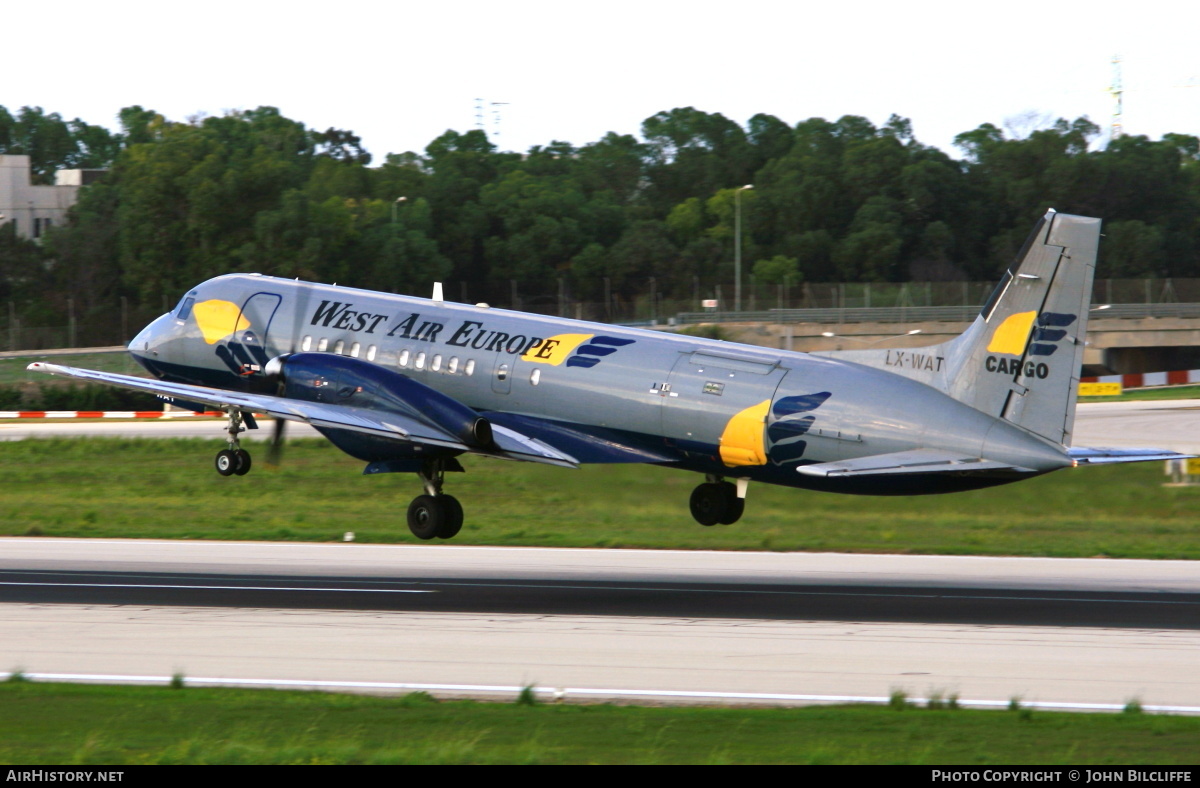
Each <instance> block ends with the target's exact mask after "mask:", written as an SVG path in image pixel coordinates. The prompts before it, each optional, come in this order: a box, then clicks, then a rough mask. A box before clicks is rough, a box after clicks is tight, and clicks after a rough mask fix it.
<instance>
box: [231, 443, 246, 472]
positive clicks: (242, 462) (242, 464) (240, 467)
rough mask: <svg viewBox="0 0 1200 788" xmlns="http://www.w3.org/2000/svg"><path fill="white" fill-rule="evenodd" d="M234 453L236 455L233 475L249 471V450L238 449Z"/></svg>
mask: <svg viewBox="0 0 1200 788" xmlns="http://www.w3.org/2000/svg"><path fill="white" fill-rule="evenodd" d="M234 454H235V455H236V456H237V468H236V469H234V471H233V473H234V475H236V476H245V475H246V474H247V473H250V452H248V451H246V450H245V449H238V450H237V451H235V452H234Z"/></svg>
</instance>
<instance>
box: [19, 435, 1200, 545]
mask: <svg viewBox="0 0 1200 788" xmlns="http://www.w3.org/2000/svg"><path fill="white" fill-rule="evenodd" d="M207 423H208V424H209V425H210V428H211V430H212V433H211V434H212V435H213V440H169V439H145V440H132V439H129V440H124V439H71V440H26V441H9V442H0V478H3V479H4V480H5V484H4V502H5V507H6V513H7V514H6V517H5V518H4V520H3V521H2V527H0V534H3V535H9V536H16V535H21V534H26V533H32V532H34V529H37V530H38V531H40V532H41V533H42V534H44V535H46V536H55V537H67V536H69V537H79V536H107V537H124V538H206V539H235V540H236V539H269V540H273V539H287V540H296V541H341V539H342V536H343V534H344V533H345V531H346V530H347V529H346V527H344V523H347V522H353V523H355V524H356V526H355V528H354V529H353V530H354V532H355V541H356V542H409V541H415V537H413V536H412V535H411V534H410V533H409V532H408V529H407V528H405V527H404V525H403V521H402V520H400V521H397V519H396V507H397V506H400V507H403V506H405V505H407V502H408V501H409V500H410V499H411V498H412V496H414V495H416V494H417V493H418V492H420V485H419V483H418V482H417V481H416V480H415V479H413V477H412V476H411V475H409V474H380V475H377V476H362V475H361V472H362V463H361V462H360V461H357V460H354V459H352V458H349V457H347V456H345V455H343V454H341V453H340V452H338V451H337V450H336V449H334V448H333V447H332V446H331V445H330V444H329V443H328V442H325V441H315V440H308V441H304V440H300V441H290V442H289V444H288V449H287V452H286V453H285V456H284V464H283V466H282V467H281V468H280V469H278V470H274V471H273V470H269V469H267V468H264V467H260V466H259V464H258V463H256V465H255V470H254V471H252V472H251V475H250V476H248V477H245V478H244V479H243V478H241V477H231V478H225V477H221V476H218V475H217V474H216V473H215V472H213V470H212V457H213V455H214V454H215V453H216V452H217V451H218V450H219V449H221V448H224V442H223V441H222V440H220V438H221V436H222V425H221V423H220V422H219V421H217V420H213V421H210V422H207ZM260 426H264V427H266V428H267V433H268V434H269V425H260ZM250 450H251V452H254V453H257V452H259V451H261V449H256V448H255V447H254V445H253V444H251V446H250ZM262 456H263V455H261V454H258V456H257V457H256V459H261V458H262ZM464 466H465V467H466V469H467V473H465V474H461V475H456V477H455V478H454V479H453V480H452V481H451V484H452V485H453V486H452V490H453V493H454V495H455V496H456V497H459V498H460V500H462V501H464V505H466V506H467V525H466V527H465V528H464V529H463V532H462V533H461V534H459V535H458V537H456V542H457V543H462V544H492V545H537V546H551V547H553V546H562V547H590V546H596V545H603V546H609V547H646V548H672V549H695V550H708V549H724V550H760V549H764V542H767V543H768V544H766V548H767V549H771V550H780V551H791V550H809V551H839V552H842V551H845V552H896V551H897V550H902V551H908V552H914V553H927V554H951V555H972V554H974V555H1034V556H1062V557H1067V556H1072V557H1081V556H1097V555H1104V556H1109V557H1113V558H1162V559H1194V558H1197V557H1200V540H1198V539H1197V535H1198V534H1200V530H1198V526H1197V522H1200V516H1198V515H1200V490H1197V489H1195V488H1187V487H1163V486H1162V482H1163V481H1164V477H1163V475H1162V468H1161V466H1159V465H1158V464H1157V463H1147V464H1144V465H1136V466H1128V465H1125V466H1114V467H1107V468H1080V469H1075V470H1064V471H1060V472H1057V473H1053V474H1048V475H1046V476H1044V477H1042V478H1039V479H1033V480H1029V481H1024V482H1021V483H1019V484H1016V485H1011V486H1004V487H997V488H992V489H987V490H977V491H974V492H967V493H955V494H953V495H942V496H918V497H913V498H907V499H905V498H890V497H883V498H875V497H869V496H845V495H835V494H830V493H813V492H806V491H803V490H795V489H788V488H784V487H775V486H771V485H759V486H758V487H755V489H754V493H753V494H754V501H753V506H751V507H748V508H747V512H746V515H745V517H744V518H743V519H742V520H741V522H740V524H739V526H738V527H737V528H700V527H697V526H696V525H695V523H694V522H693V521H692V519H691V517H690V516H689V515H688V513H687V500H688V495H689V493H690V492H691V490H692V488H693V487H694V486H695V485H696V483H697V476H696V475H695V474H692V473H683V472H680V471H678V470H673V469H669V468H655V467H647V466H641V465H628V466H627V465H611V466H585V467H584V468H582V469H580V470H578V471H573V472H568V471H564V470H562V469H559V468H546V467H533V466H530V465H514V464H512V463H496V462H494V461H490V460H488V459H474V458H467V459H464ZM247 485H249V487H253V492H254V499H255V505H256V511H259V512H269V513H270V514H269V516H263V517H254V516H250V515H248V514H246V513H245V512H241V511H238V510H231V509H230V508H229V507H228V506H227V505H226V504H227V502H228V500H229V496H230V495H231V494H239V493H237V489H242V490H247V489H249V487H247ZM297 490H302V491H304V493H303V494H302V495H298V494H297ZM597 490H605V491H606V492H605V493H604V504H605V505H604V506H603V507H597V506H596V505H595V504H596V501H597V493H596V491H597ZM548 491H551V492H548ZM1047 501H1053V502H1054V505H1053V506H1052V507H1047V505H1046V502H1047ZM472 502H474V503H472ZM485 502H486V504H485ZM88 513H94V516H92V517H90V518H89V517H88V516H87V515H88ZM89 519H90V520H91V521H90V522H89ZM337 523H342V524H343V526H341V527H338V526H337V525H336V524H337ZM513 523H520V527H514V525H513Z"/></svg>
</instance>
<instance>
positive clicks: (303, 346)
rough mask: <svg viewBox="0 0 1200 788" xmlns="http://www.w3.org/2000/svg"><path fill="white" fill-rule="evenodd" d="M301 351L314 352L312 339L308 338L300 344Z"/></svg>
mask: <svg viewBox="0 0 1200 788" xmlns="http://www.w3.org/2000/svg"><path fill="white" fill-rule="evenodd" d="M300 349H301V350H304V351H308V350H312V337H311V336H308V337H305V338H304V339H303V341H301V342H300Z"/></svg>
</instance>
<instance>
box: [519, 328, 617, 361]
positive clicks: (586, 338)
mask: <svg viewBox="0 0 1200 788" xmlns="http://www.w3.org/2000/svg"><path fill="white" fill-rule="evenodd" d="M633 342H634V340H632V339H621V338H619V337H604V336H596V335H595V334H555V335H554V336H552V337H549V338H548V339H542V340H538V342H536V343H535V344H534V345H533V346H532V347H530V348H529V350H527V351H525V353H524V355H522V356H521V360H522V361H532V362H533V363H535V364H552V365H554V366H556V367H557V366H559V365H561V364H562V363H563V362H564V361H565V362H566V365H567V366H568V367H584V368H585V369H587V368H590V367H594V366H596V365H597V364H599V363H600V360H601V359H602V358H604V357H605V356H609V355H612V354H613V353H616V352H617V348H621V347H624V346H625V345H632V344H633ZM585 343H586V344H585ZM572 352H574V355H571V354H572Z"/></svg>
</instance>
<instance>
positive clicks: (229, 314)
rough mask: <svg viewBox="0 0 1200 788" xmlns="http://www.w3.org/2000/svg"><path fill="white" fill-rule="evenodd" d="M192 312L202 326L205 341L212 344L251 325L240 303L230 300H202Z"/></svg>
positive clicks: (201, 331)
mask: <svg viewBox="0 0 1200 788" xmlns="http://www.w3.org/2000/svg"><path fill="white" fill-rule="evenodd" d="M192 314H194V315H195V316H196V325H198V326H200V333H201V334H203V335H204V341H205V342H207V343H208V344H210V345H215V344H217V343H218V342H220V341H221V340H222V339H224V338H225V337H227V336H229V335H231V334H236V333H237V332H238V331H243V330H245V329H247V328H249V327H250V321H249V320H247V319H246V316H245V315H243V314H242V310H241V309H239V308H238V305H237V304H233V303H230V302H229V301H221V300H218V299H212V300H209V301H201V302H200V303H198V304H196V305H195V306H193V307H192Z"/></svg>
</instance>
